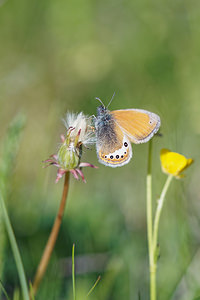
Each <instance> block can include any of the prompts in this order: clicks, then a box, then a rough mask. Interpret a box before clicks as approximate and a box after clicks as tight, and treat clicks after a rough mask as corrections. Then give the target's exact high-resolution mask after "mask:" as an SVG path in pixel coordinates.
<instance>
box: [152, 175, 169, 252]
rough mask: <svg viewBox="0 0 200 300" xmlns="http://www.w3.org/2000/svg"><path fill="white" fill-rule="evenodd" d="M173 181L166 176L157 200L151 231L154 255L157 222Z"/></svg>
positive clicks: (156, 239) (156, 240)
mask: <svg viewBox="0 0 200 300" xmlns="http://www.w3.org/2000/svg"><path fill="white" fill-rule="evenodd" d="M172 179H173V175H168V177H167V180H166V182H165V185H164V187H163V190H162V192H161V195H160V199H159V200H158V205H157V208H156V213H155V219H154V230H153V250H154V254H155V253H156V248H157V242H158V229H159V221H160V215H161V212H162V208H163V204H164V200H165V196H166V193H167V190H168V188H169V186H170V183H171V181H172Z"/></svg>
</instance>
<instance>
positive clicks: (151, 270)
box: [146, 140, 156, 300]
mask: <svg viewBox="0 0 200 300" xmlns="http://www.w3.org/2000/svg"><path fill="white" fill-rule="evenodd" d="M146 199H147V202H146V205H147V237H148V249H149V273H150V299H151V300H156V280H155V269H156V265H155V263H154V251H153V243H152V239H153V222H152V140H150V142H149V153H148V168H147V196H146Z"/></svg>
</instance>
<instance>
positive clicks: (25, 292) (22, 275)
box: [0, 193, 29, 300]
mask: <svg viewBox="0 0 200 300" xmlns="http://www.w3.org/2000/svg"><path fill="white" fill-rule="evenodd" d="M0 203H1V208H2V213H3V217H4V221H5V227H6V230H7V233H8V237H9V241H10V244H11V248H12V251H13V256H14V258H15V263H16V266H17V270H18V275H19V279H20V284H21V289H22V294H23V299H24V300H29V293H28V286H27V282H26V276H25V272H24V267H23V263H22V259H21V256H20V253H19V249H18V246H17V242H16V239H15V235H14V232H13V229H12V226H11V223H10V219H9V216H8V213H7V209H6V206H5V203H4V199H3V196H2V195H1V193H0Z"/></svg>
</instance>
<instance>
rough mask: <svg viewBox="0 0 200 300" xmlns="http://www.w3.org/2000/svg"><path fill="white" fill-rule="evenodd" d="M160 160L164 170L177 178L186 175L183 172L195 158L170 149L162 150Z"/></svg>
mask: <svg viewBox="0 0 200 300" xmlns="http://www.w3.org/2000/svg"><path fill="white" fill-rule="evenodd" d="M160 161H161V166H162V170H163V172H164V173H166V174H168V175H173V176H174V177H176V178H181V177H184V175H183V174H181V173H182V172H183V171H184V170H185V169H186V168H188V167H189V166H190V165H191V164H192V163H193V159H191V158H186V157H185V156H183V155H181V154H179V153H176V152H172V151H170V150H168V149H162V150H161V151H160Z"/></svg>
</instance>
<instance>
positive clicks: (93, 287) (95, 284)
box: [87, 275, 101, 297]
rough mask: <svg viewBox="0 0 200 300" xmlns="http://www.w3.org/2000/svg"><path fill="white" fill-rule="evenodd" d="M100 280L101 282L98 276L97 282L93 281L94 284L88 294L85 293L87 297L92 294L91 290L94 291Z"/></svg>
mask: <svg viewBox="0 0 200 300" xmlns="http://www.w3.org/2000/svg"><path fill="white" fill-rule="evenodd" d="M100 280H101V276H100V275H99V276H98V278H97V280H96V281H95V283H94V284H93V286H92V287H91V289H90V290H89V292H88V293H87V297H88V296H89V295H90V294H91V293H92V292H93V290H94V289H95V287H96V286H97V284H98V283H99V281H100Z"/></svg>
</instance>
